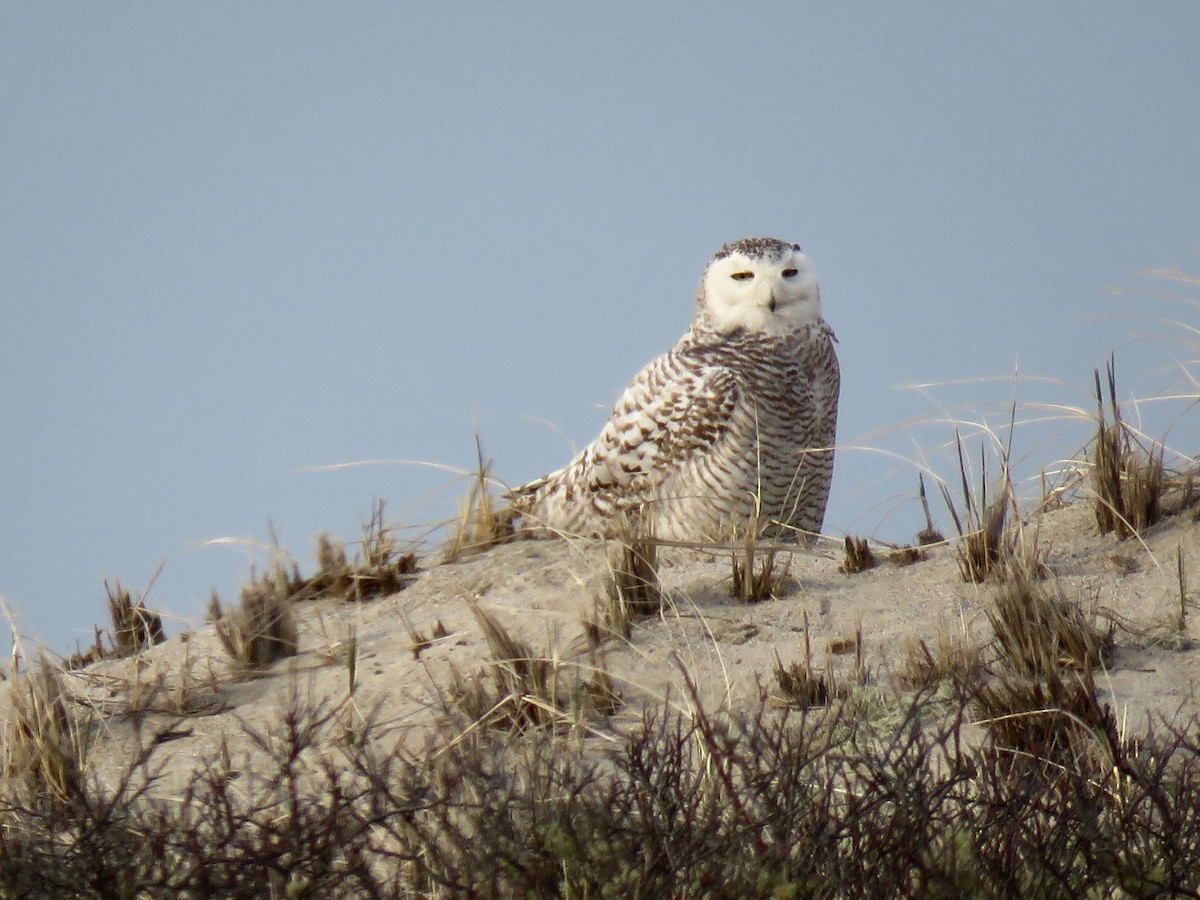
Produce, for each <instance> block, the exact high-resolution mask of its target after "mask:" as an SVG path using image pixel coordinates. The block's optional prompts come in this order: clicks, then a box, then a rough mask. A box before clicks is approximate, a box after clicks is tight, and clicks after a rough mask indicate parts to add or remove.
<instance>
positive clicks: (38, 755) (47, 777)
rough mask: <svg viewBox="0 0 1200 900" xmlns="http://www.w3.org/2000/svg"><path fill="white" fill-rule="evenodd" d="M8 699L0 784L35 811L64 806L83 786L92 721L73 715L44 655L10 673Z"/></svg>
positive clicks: (59, 680) (56, 674)
mask: <svg viewBox="0 0 1200 900" xmlns="http://www.w3.org/2000/svg"><path fill="white" fill-rule="evenodd" d="M10 696H11V702H12V718H10V719H9V720H7V721H6V722H4V723H3V726H4V727H3V735H4V739H3V744H2V746H3V757H2V758H3V771H2V772H0V775H2V776H3V778H2V779H0V780H2V781H3V783H4V785H5V786H6V788H7V789H11V790H15V791H17V792H18V794H19V795H20V796H21V797H22V798H23V800H24V802H27V803H30V804H32V805H33V806H34V807H35V808H46V807H47V806H49V807H54V806H58V805H61V804H63V803H66V802H68V801H69V800H70V799H71V798H72V797H73V796H75V795H77V794H78V793H79V791H80V790H81V788H82V784H83V779H84V772H85V767H86V764H87V759H88V756H89V753H90V751H91V748H92V745H93V742H94V734H93V729H92V727H91V722H89V721H87V720H86V718H84V719H80V718H77V717H75V716H73V715H72V714H71V712H70V710H69V708H68V705H69V698H68V696H67V694H66V692H65V691H64V689H63V683H62V673H61V671H60V670H59V669H58V668H57V667H56V666H55V665H54V664H53V663H51V662H50V661H49V660H48V659H47V658H46V657H45V656H41V657H39V659H38V662H37V663H36V664H35V665H34V666H33V667H32V668H31V669H30V670H29V671H28V672H24V673H19V674H15V675H14V678H13V686H12V692H11V695H10Z"/></svg>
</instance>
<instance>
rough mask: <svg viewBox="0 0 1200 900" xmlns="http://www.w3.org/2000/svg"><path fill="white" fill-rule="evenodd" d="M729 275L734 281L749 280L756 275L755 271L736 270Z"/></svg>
mask: <svg viewBox="0 0 1200 900" xmlns="http://www.w3.org/2000/svg"><path fill="white" fill-rule="evenodd" d="M729 277H730V278H732V279H733V280H734V281H749V280H750V279H751V278H753V277H754V273H753V272H734V273H733V274H732V275H730V276H729Z"/></svg>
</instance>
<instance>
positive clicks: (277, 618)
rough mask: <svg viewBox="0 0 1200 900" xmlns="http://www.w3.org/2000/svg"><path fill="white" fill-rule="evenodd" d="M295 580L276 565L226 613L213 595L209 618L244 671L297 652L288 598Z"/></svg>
mask: <svg viewBox="0 0 1200 900" xmlns="http://www.w3.org/2000/svg"><path fill="white" fill-rule="evenodd" d="M294 588H295V580H294V579H292V578H290V577H289V575H288V573H287V570H286V569H284V567H283V566H282V565H281V564H279V563H276V564H275V565H274V566H272V568H271V571H270V572H268V573H267V575H265V576H264V577H263V579H262V580H261V581H260V580H256V579H254V578H253V577H252V578H251V581H250V583H249V584H247V585H246V586H244V587H243V588H242V596H241V603H240V605H239V606H238V607H237V609H235V610H232V611H229V612H227V611H226V610H224V609H223V608H222V606H221V601H220V598H218V597H217V594H216V592H215V591H214V592H213V595H212V598H211V600H210V601H209V607H208V617H209V621H211V622H213V623H214V625H215V627H216V632H217V637H218V638H219V639H220V641H221V646H222V647H224V648H225V652H227V653H228V654H229V655H230V656H231V657H232V658H233V660H234V661H235V662H236V663H237V664H238V665H240V666H242V667H244V668H247V669H264V668H266V667H267V666H270V665H271V664H273V663H275V662H276V661H278V660H280V659H284V658H286V657H289V656H295V655H296V653H297V652H299V636H298V633H297V629H296V619H295V614H294V613H293V612H292V603H291V598H292V595H293V594H294V593H295V590H294Z"/></svg>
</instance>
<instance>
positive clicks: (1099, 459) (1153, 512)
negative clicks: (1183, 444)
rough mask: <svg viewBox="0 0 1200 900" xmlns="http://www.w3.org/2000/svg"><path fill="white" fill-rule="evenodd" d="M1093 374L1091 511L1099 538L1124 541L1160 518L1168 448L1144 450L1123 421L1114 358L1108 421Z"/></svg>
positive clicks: (1110, 365)
mask: <svg viewBox="0 0 1200 900" xmlns="http://www.w3.org/2000/svg"><path fill="white" fill-rule="evenodd" d="M1093 374H1094V375H1095V379H1096V439H1095V445H1094V447H1093V450H1092V458H1091V464H1092V488H1093V496H1092V510H1093V511H1094V513H1095V516H1096V524H1097V525H1098V526H1099V528H1100V533H1101V534H1107V533H1108V532H1110V531H1115V532H1116V533H1117V536H1118V537H1119V538H1121V539H1122V540H1124V539H1125V538H1128V537H1132V536H1133V535H1134V534H1138V533H1140V532H1141V531H1143V530H1145V529H1146V528H1148V527H1149V526H1151V525H1153V524H1154V523H1155V522H1157V521H1158V520H1159V518H1161V515H1162V508H1161V502H1160V501H1161V499H1162V493H1163V482H1164V470H1163V453H1164V448H1163V446H1162V445H1161V444H1158V445H1153V446H1151V447H1150V449H1149V450H1147V449H1145V447H1144V446H1142V444H1141V442H1140V441H1139V440H1138V439H1137V438H1136V436H1135V435H1134V433H1133V432H1132V430H1131V429H1130V428H1129V426H1128V425H1126V424H1125V422H1124V420H1123V419H1122V418H1121V407H1120V404H1118V403H1117V375H1116V367H1115V364H1114V361H1113V360H1112V358H1110V359H1109V361H1108V365H1107V374H1108V405H1109V413H1108V414H1107V415H1106V414H1105V409H1104V394H1103V392H1102V390H1101V387H1100V370H1099V369H1096V370H1095V371H1094V373H1093ZM1187 499H1189V500H1190V498H1187ZM1185 502H1186V500H1185Z"/></svg>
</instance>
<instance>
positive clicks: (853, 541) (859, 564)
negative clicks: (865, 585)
mask: <svg viewBox="0 0 1200 900" xmlns="http://www.w3.org/2000/svg"><path fill="white" fill-rule="evenodd" d="M844 548H845V551H844V553H845V555H844V556H843V559H842V564H841V566H840V567H839V570H840V571H842V572H845V573H846V574H847V575H855V574H857V573H859V572H865V571H867V570H868V569H873V568H875V567H876V566H877V565H879V560H878V559H876V557H875V553H874V551H872V550H871V547H870V545H869V544H868V543H867V539H866V538H855V537H851V536H850V535H846V540H845V541H844Z"/></svg>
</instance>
